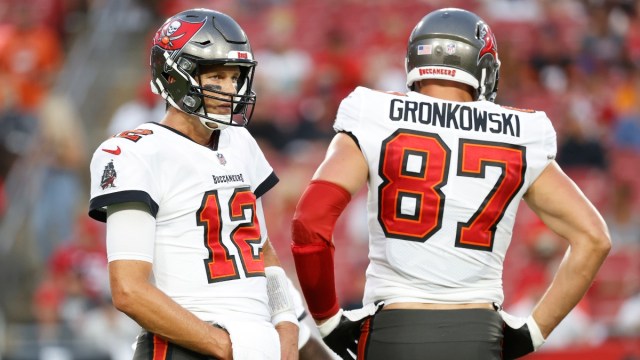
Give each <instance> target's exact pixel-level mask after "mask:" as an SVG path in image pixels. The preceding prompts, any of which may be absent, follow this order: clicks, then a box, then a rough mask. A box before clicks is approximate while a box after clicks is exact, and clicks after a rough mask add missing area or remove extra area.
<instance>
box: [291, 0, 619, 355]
mask: <svg viewBox="0 0 640 360" xmlns="http://www.w3.org/2000/svg"><path fill="white" fill-rule="evenodd" d="M499 67H500V62H499V60H498V52H497V45H496V40H495V37H494V35H493V33H492V32H491V30H490V28H489V27H488V26H487V24H486V23H485V22H484V21H483V20H482V19H481V18H479V17H478V16H477V15H476V14H473V13H471V12H468V11H465V10H461V9H453V8H448V9H440V10H437V11H434V12H432V13H430V14H428V15H426V16H425V17H424V18H423V19H422V20H421V21H420V22H419V23H418V24H417V25H416V26H415V28H414V30H413V32H412V33H411V35H410V39H409V43H408V49H407V55H406V70H407V86H408V87H409V89H410V90H411V91H409V92H408V93H406V94H399V93H385V92H379V91H374V90H370V89H367V88H364V87H359V88H357V89H355V91H353V92H352V93H351V94H350V95H349V96H348V97H347V98H345V99H344V100H343V102H342V104H341V105H340V108H339V110H338V114H337V118H336V121H335V125H334V128H335V130H336V132H337V134H336V135H335V137H334V138H333V141H332V142H331V144H330V146H329V149H328V151H327V155H326V158H325V160H324V161H323V163H322V164H321V165H320V166H319V168H318V169H317V171H316V173H315V174H314V177H313V179H312V181H311V183H310V184H309V185H308V187H307V189H306V190H305V193H304V194H303V196H302V197H301V199H300V201H299V203H298V206H297V209H296V213H295V215H294V219H293V223H292V235H293V244H292V252H293V255H294V259H295V264H296V270H297V273H298V278H299V280H300V283H301V288H302V291H303V294H304V296H305V298H306V300H307V305H308V307H309V310H310V312H311V315H312V316H313V317H314V319H315V320H316V322H317V324H318V325H319V329H320V332H321V334H322V335H323V337H324V340H325V342H326V343H327V344H328V345H329V346H330V347H331V348H332V349H334V350H335V351H336V352H337V353H338V354H340V355H341V356H342V357H343V358H355V356H356V355H357V357H358V358H359V359H375V360H377V359H423V358H428V359H465V360H473V359H483V360H487V359H503V358H504V359H511V358H517V357H520V356H523V355H525V354H527V353H529V352H533V351H535V350H537V349H538V348H539V347H540V346H541V345H542V344H543V343H544V341H545V338H546V337H547V336H549V334H550V333H551V331H552V330H553V329H554V328H555V327H556V326H557V325H558V323H559V322H560V321H561V320H562V319H563V318H564V317H565V316H566V315H567V313H568V312H569V311H570V310H571V309H572V308H573V307H574V306H575V305H576V304H577V303H578V301H579V300H580V299H581V298H582V297H583V295H584V294H585V292H586V291H587V289H588V288H589V286H590V284H591V282H592V280H593V278H594V276H595V275H596V272H597V271H598V269H599V267H600V266H601V264H602V263H603V261H604V259H605V257H606V255H607V253H608V251H609V248H610V239H609V235H608V231H607V228H606V225H605V223H604V221H603V220H602V217H601V216H600V214H599V213H598V212H597V210H596V209H595V208H594V207H593V205H592V204H591V203H590V202H589V201H588V200H587V199H586V198H585V196H584V195H583V194H582V192H581V191H580V190H579V189H578V188H577V187H576V186H575V184H574V183H573V182H572V181H571V180H570V179H569V178H568V177H567V176H566V175H565V174H564V173H563V172H562V170H561V169H560V168H559V167H558V165H557V163H556V162H555V160H554V158H555V155H556V134H555V131H554V129H553V127H552V124H551V122H550V121H549V119H548V118H547V116H546V115H545V114H544V113H543V112H538V111H529V110H517V109H512V108H507V107H501V106H499V105H496V104H494V103H493V100H494V99H495V96H496V93H497V85H498V71H499ZM365 184H367V186H368V216H369V218H368V222H369V260H370V262H369V266H368V268H367V272H366V285H365V293H364V299H363V303H364V304H365V307H364V308H363V309H362V310H360V311H356V312H355V313H354V312H346V311H344V312H343V310H342V309H341V308H340V306H339V302H338V299H337V297H336V292H335V284H334V270H333V251H334V246H333V243H332V232H333V227H334V225H335V222H336V219H337V218H338V217H339V215H340V213H341V212H342V210H343V209H344V208H345V206H346V205H347V204H348V202H349V201H350V199H351V196H353V195H354V194H355V193H356V192H358V191H359V190H360V189H361V188H362V187H363V186H364V185H365ZM521 199H524V200H525V201H526V202H527V204H528V205H529V207H531V209H532V210H533V211H534V212H535V213H536V214H537V215H538V216H539V217H540V218H541V220H542V221H544V223H545V224H546V225H547V226H548V227H549V228H550V229H551V230H553V231H554V232H556V233H557V234H558V235H560V236H561V237H562V238H564V239H565V240H566V241H567V242H568V245H569V249H568V250H567V253H566V256H565V258H564V260H563V261H562V263H561V264H560V266H559V268H558V271H557V273H556V275H555V278H554V280H553V282H552V283H551V284H550V286H549V288H548V289H547V292H546V293H545V295H544V296H543V297H542V299H540V301H539V302H538V304H537V305H536V307H535V309H534V310H533V312H532V314H531V316H529V317H528V318H515V317H513V316H511V315H509V314H507V313H505V312H504V311H503V310H502V309H501V304H502V303H503V289H502V270H503V262H504V258H505V256H506V253H507V248H508V247H509V243H510V242H511V234H512V229H513V224H514V221H515V216H516V212H517V209H518V205H519V204H520V200H521ZM381 309H382V310H381ZM380 310H381V311H380Z"/></svg>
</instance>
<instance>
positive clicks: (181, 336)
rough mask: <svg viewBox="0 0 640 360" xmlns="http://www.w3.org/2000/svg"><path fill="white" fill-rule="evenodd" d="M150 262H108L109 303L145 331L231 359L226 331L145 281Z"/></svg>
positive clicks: (229, 343) (181, 344)
mask: <svg viewBox="0 0 640 360" xmlns="http://www.w3.org/2000/svg"><path fill="white" fill-rule="evenodd" d="M150 274H151V263H148V262H146V261H137V260H116V261H112V262H110V263H109V280H110V282H111V292H112V297H113V304H114V305H115V307H116V308H117V309H118V310H120V311H122V312H123V313H125V314H127V315H128V316H130V317H131V318H132V319H134V320H135V321H136V322H138V324H140V326H142V327H143V328H145V329H146V330H148V331H150V332H152V333H154V334H157V335H159V336H161V337H163V338H165V339H167V340H168V341H170V342H172V343H175V344H178V345H180V346H183V347H185V348H188V349H192V350H194V351H196V352H199V353H202V354H205V355H213V356H216V357H218V358H220V359H231V358H232V350H231V339H230V337H229V334H228V333H227V332H226V331H224V330H222V329H219V328H216V327H214V326H212V325H211V324H208V323H206V322H204V321H202V320H200V319H198V318H197V317H196V316H195V315H193V314H192V313H191V312H189V311H187V310H186V309H185V308H183V307H182V306H180V305H178V304H177V303H176V302H175V301H173V300H172V299H171V298H169V297H168V296H167V295H166V294H165V293H163V292H162V291H160V290H159V289H158V288H156V287H155V286H153V285H152V284H150V283H149V281H148V279H149V275H150Z"/></svg>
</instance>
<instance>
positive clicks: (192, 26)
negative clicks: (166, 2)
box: [153, 19, 207, 50]
mask: <svg viewBox="0 0 640 360" xmlns="http://www.w3.org/2000/svg"><path fill="white" fill-rule="evenodd" d="M206 21H207V20H206V19H205V20H204V21H202V22H199V23H190V22H186V21H182V20H170V21H167V22H166V23H165V24H164V26H162V27H161V28H160V30H158V32H156V35H155V36H154V37H153V45H158V46H160V47H161V48H163V49H166V50H177V49H181V48H182V47H183V46H184V45H185V44H186V43H187V42H189V40H191V38H192V37H193V36H194V35H195V34H196V33H197V32H198V31H199V30H200V29H201V28H202V26H204V23H205V22H206Z"/></svg>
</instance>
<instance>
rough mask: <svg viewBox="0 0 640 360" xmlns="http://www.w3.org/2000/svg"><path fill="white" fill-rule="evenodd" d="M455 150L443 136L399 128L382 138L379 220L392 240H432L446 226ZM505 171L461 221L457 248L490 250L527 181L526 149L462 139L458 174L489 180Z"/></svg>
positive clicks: (457, 234)
mask: <svg viewBox="0 0 640 360" xmlns="http://www.w3.org/2000/svg"><path fill="white" fill-rule="evenodd" d="M450 162H451V150H450V149H449V147H448V146H447V144H445V142H444V141H443V140H442V138H441V137H440V136H439V135H438V134H433V133H427V132H420V131H412V130H406V129H400V130H397V131H395V132H394V133H393V134H391V136H389V137H387V138H386V139H385V140H384V141H383V142H382V148H381V150H380V163H379V167H378V168H379V175H380V177H381V178H382V184H381V185H380V187H379V188H378V199H379V209H378V222H379V223H380V225H381V226H382V229H383V231H384V233H385V235H386V236H387V237H388V238H395V239H401V240H409V241H420V242H425V241H427V240H428V239H429V238H430V237H431V236H433V234H435V233H436V232H437V231H438V230H440V228H441V226H442V216H443V212H444V206H445V202H446V197H445V194H444V193H443V192H442V190H441V188H442V187H443V186H445V185H446V184H447V180H448V176H449V167H450ZM489 166H493V167H498V168H500V169H501V170H502V173H501V175H500V177H499V178H498V180H497V181H496V183H495V185H494V186H493V188H492V189H491V191H490V192H489V194H488V195H487V196H486V198H485V199H484V201H483V202H482V204H481V205H480V207H479V208H478V209H477V210H476V212H475V213H474V214H473V216H472V217H471V218H470V219H469V221H467V222H465V223H463V222H459V223H458V227H457V232H456V239H455V245H456V246H457V247H462V248H468V249H475V250H484V251H491V250H492V249H493V240H494V237H495V231H496V227H497V224H498V223H499V222H500V220H501V219H502V217H503V216H504V213H505V211H506V209H507V207H508V206H509V204H510V203H511V201H512V200H513V198H514V197H515V195H516V194H517V193H518V191H519V190H520V188H521V187H522V185H523V183H524V175H525V171H526V168H527V165H526V148H525V147H524V146H520V145H513V144H506V143H500V142H490V141H480V140H470V139H460V145H459V149H458V168H457V176H462V177H471V178H485V169H486V168H487V167H489Z"/></svg>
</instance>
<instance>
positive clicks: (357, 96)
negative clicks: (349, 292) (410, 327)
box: [334, 87, 556, 304]
mask: <svg viewBox="0 0 640 360" xmlns="http://www.w3.org/2000/svg"><path fill="white" fill-rule="evenodd" d="M334 129H335V130H336V131H339V132H345V133H347V134H349V135H350V136H352V137H353V138H354V140H355V141H356V142H357V143H358V146H359V147H360V149H361V151H362V153H363V154H364V157H365V158H366V161H367V162H368V164H369V183H368V186H369V192H368V203H367V206H368V209H367V210H368V223H369V245H370V246H369V260H370V263H369V267H368V269H367V279H366V286H365V294H364V303H370V302H374V301H378V300H385V302H386V303H394V302H425V303H451V304H454V303H479V302H483V303H486V302H498V303H502V301H503V298H504V295H503V290H502V268H503V262H504V257H505V254H506V252H507V248H508V247H509V243H510V242H511V234H512V230H513V224H514V221H515V216H516V212H517V208H518V204H519V203H520V200H521V199H522V196H523V195H524V193H525V192H526V191H527V189H528V188H529V186H530V185H531V184H532V182H533V181H534V180H535V179H536V178H537V177H538V175H540V173H541V172H542V170H543V169H544V168H545V167H546V166H547V165H548V164H549V162H550V161H552V160H553V159H554V158H555V154H556V134H555V131H554V129H553V126H552V125H551V122H550V121H549V119H548V118H547V116H546V114H544V113H543V112H534V111H530V110H518V109H513V108H506V107H502V106H499V105H496V104H494V103H491V102H487V101H478V102H451V101H444V100H440V99H436V98H432V97H429V96H425V95H422V94H420V93H416V92H409V93H408V94H406V95H404V94H391V93H384V92H379V91H374V90H371V89H367V88H363V87H359V88H357V89H356V90H355V91H353V93H351V94H350V95H349V96H348V97H347V98H346V99H344V100H343V101H342V104H341V105H340V108H339V110H338V115H337V118H336V121H335V125H334Z"/></svg>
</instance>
